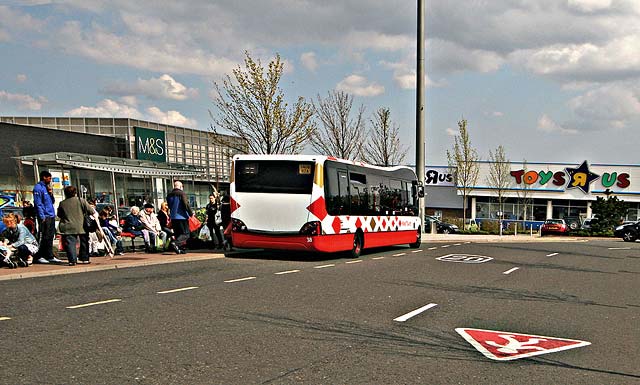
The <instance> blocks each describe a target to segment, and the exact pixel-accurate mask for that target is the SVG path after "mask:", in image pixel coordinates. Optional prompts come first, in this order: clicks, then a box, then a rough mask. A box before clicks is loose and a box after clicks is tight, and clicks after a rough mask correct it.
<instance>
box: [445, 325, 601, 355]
mask: <svg viewBox="0 0 640 385" xmlns="http://www.w3.org/2000/svg"><path fill="white" fill-rule="evenodd" d="M456 331H457V332H458V334H460V335H461V336H462V338H464V339H465V340H467V342H469V343H470V344H471V345H473V347H474V348H476V349H478V351H479V352H480V353H482V354H484V355H485V357H487V358H490V359H492V360H496V361H510V360H517V359H519V358H525V357H531V356H538V355H540V354H547V353H553V352H559V351H561V350H567V349H573V348H580V347H582V346H587V345H591V342H587V341H579V340H569V339H566V338H556V337H545V336H535V335H531V334H520V333H512V332H501V331H496V330H483V329H469V328H457V329H456Z"/></svg>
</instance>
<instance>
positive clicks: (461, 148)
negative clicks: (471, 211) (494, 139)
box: [447, 119, 480, 223]
mask: <svg viewBox="0 0 640 385" xmlns="http://www.w3.org/2000/svg"><path fill="white" fill-rule="evenodd" d="M458 131H459V134H458V135H456V137H455V142H454V145H453V152H449V150H447V159H448V160H449V172H450V173H451V174H452V175H454V176H455V180H456V185H457V187H458V190H459V191H461V192H462V219H463V221H464V223H466V222H467V197H468V196H469V194H470V193H471V191H473V186H475V185H476V183H477V182H478V173H479V171H480V168H479V167H478V163H477V162H478V160H479V157H478V152H477V151H476V150H475V148H473V147H472V146H471V140H470V139H469V132H468V131H467V120H466V119H462V120H461V121H459V122H458Z"/></svg>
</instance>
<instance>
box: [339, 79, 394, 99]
mask: <svg viewBox="0 0 640 385" xmlns="http://www.w3.org/2000/svg"><path fill="white" fill-rule="evenodd" d="M336 90H338V91H343V92H347V93H350V94H353V95H356V96H378V95H381V94H383V93H384V87H383V86H381V85H380V84H378V83H375V82H369V81H368V80H367V78H365V77H364V76H360V75H349V76H347V77H346V78H344V79H342V80H341V81H340V83H338V84H337V85H336Z"/></svg>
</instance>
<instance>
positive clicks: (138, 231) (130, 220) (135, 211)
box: [122, 206, 155, 252]
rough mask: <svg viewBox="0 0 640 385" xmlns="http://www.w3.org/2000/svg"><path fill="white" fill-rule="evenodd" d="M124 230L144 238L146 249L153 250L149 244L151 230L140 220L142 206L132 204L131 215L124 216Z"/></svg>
mask: <svg viewBox="0 0 640 385" xmlns="http://www.w3.org/2000/svg"><path fill="white" fill-rule="evenodd" d="M122 231H123V232H127V233H131V234H133V235H135V236H136V237H142V238H144V248H145V251H147V252H150V251H151V247H150V246H149V230H147V229H146V228H145V227H144V224H143V223H142V221H141V220H140V208H139V207H138V206H131V209H130V212H129V215H127V216H126V217H124V225H123V226H122ZM154 242H155V239H154Z"/></svg>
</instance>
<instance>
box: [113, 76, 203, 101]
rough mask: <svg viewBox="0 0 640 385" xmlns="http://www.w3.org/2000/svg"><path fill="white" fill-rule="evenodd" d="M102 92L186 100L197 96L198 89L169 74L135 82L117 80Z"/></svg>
mask: <svg viewBox="0 0 640 385" xmlns="http://www.w3.org/2000/svg"><path fill="white" fill-rule="evenodd" d="M103 92H105V93H107V94H112V95H142V96H146V97H147V98H149V99H170V100H186V99H194V98H196V97H198V90H197V89H195V88H187V87H185V86H184V85H183V84H181V83H179V82H177V81H176V80H175V79H174V78H172V77H171V76H170V75H167V74H164V75H162V76H160V77H159V78H151V79H148V80H145V79H138V80H137V81H136V82H135V83H125V82H118V83H115V84H111V85H108V86H107V87H105V88H104V90H103Z"/></svg>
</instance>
